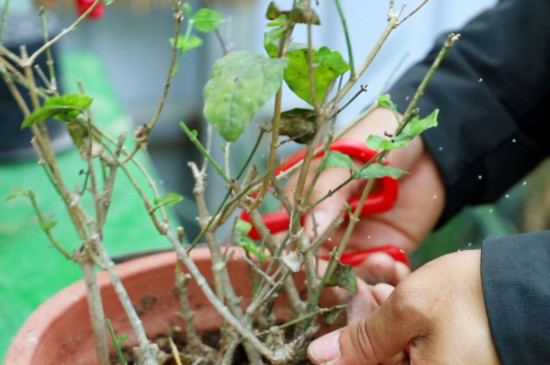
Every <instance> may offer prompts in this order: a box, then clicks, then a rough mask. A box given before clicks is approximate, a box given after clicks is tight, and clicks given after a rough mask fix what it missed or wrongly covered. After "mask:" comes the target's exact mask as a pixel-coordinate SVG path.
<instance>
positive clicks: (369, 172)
mask: <svg viewBox="0 0 550 365" xmlns="http://www.w3.org/2000/svg"><path fill="white" fill-rule="evenodd" d="M406 173H407V172H406V171H404V170H401V169H398V168H397V167H393V166H390V165H381V164H379V163H372V164H370V165H368V166H366V167H361V168H359V169H356V170H354V171H353V175H354V178H356V179H359V178H362V179H380V178H382V177H386V176H390V177H393V178H394V179H398V178H399V177H400V176H401V175H403V174H406Z"/></svg>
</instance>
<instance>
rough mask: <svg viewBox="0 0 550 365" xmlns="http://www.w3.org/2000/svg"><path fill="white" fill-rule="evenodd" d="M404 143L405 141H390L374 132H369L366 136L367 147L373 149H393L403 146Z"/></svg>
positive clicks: (405, 143)
mask: <svg viewBox="0 0 550 365" xmlns="http://www.w3.org/2000/svg"><path fill="white" fill-rule="evenodd" d="M406 145H407V142H406V141H399V142H392V141H389V140H387V139H386V138H384V137H381V136H377V135H374V134H371V135H370V136H369V137H368V138H367V147H369V148H370V149H373V150H394V149H396V148H401V147H405V146H406Z"/></svg>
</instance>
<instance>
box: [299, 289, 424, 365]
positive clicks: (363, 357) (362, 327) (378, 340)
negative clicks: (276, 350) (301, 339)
mask: <svg viewBox="0 0 550 365" xmlns="http://www.w3.org/2000/svg"><path fill="white" fill-rule="evenodd" d="M407 313H408V310H404V308H403V305H402V304H400V302H399V297H398V296H395V295H391V296H390V297H389V298H388V300H387V301H386V302H384V304H382V306H380V307H379V308H378V309H376V310H375V311H374V312H372V313H371V314H370V315H369V316H367V317H366V318H364V319H362V320H360V321H358V322H355V323H352V324H350V325H348V326H346V327H344V328H341V329H339V330H337V331H334V332H331V333H329V334H327V335H325V336H322V337H320V338H318V339H317V340H315V341H313V342H312V343H311V344H310V345H309V347H308V351H307V352H308V356H309V358H310V359H311V361H312V362H313V363H314V364H331V365H355V364H379V363H381V362H382V361H384V360H387V359H390V358H392V357H393V356H394V355H396V354H398V353H399V352H401V351H403V350H405V349H406V348H407V346H408V345H409V344H410V342H411V340H413V339H414V338H416V337H418V336H420V335H421V334H422V333H423V331H422V322H421V320H420V319H419V318H418V317H417V316H415V315H414V314H413V313H408V314H407Z"/></svg>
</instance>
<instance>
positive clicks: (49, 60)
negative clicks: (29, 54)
mask: <svg viewBox="0 0 550 365" xmlns="http://www.w3.org/2000/svg"><path fill="white" fill-rule="evenodd" d="M40 18H41V19H42V30H43V33H44V43H48V41H49V40H50V35H49V34H48V23H47V21H46V12H45V11H44V8H43V7H41V8H40ZM46 65H48V72H49V74H50V80H49V89H50V91H51V92H56V91H57V78H56V76H55V68H54V60H53V57H52V50H51V48H50V47H48V48H47V49H46Z"/></svg>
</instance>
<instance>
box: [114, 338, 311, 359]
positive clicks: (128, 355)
mask: <svg viewBox="0 0 550 365" xmlns="http://www.w3.org/2000/svg"><path fill="white" fill-rule="evenodd" d="M201 338H202V342H203V343H204V344H206V345H208V346H210V347H213V348H214V347H216V346H217V345H218V343H219V340H220V333H219V331H213V332H205V333H203V334H202V336H201ZM172 339H173V341H174V343H175V344H176V347H177V348H178V351H179V352H180V360H181V363H182V364H183V365H191V364H197V365H210V363H209V362H206V361H197V360H199V358H197V357H196V355H194V356H190V355H189V350H188V343H187V341H186V339H185V337H184V336H181V335H178V334H174V335H173V336H172ZM153 341H154V342H155V343H156V344H157V345H158V347H159V349H160V350H161V352H164V353H165V354H166V359H165V360H163V361H162V362H160V365H178V364H177V362H176V359H175V356H174V354H173V352H172V348H171V347H170V340H169V337H168V335H161V336H159V337H157V338H156V339H154V340H153ZM122 352H123V354H124V358H125V359H126V362H127V363H128V365H135V364H136V362H135V359H134V353H133V351H132V349H131V348H128V347H123V348H122ZM111 364H112V365H122V363H121V362H120V360H119V359H118V357H117V355H116V354H112V355H111ZM232 364H233V365H247V364H249V362H248V360H247V358H246V354H245V352H244V349H243V348H242V347H239V348H238V349H237V350H236V351H235V357H234V358H233V362H232ZM296 365H313V364H312V362H311V361H309V360H308V359H307V358H306V359H303V360H302V361H300V362H299V363H297V364H296Z"/></svg>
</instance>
